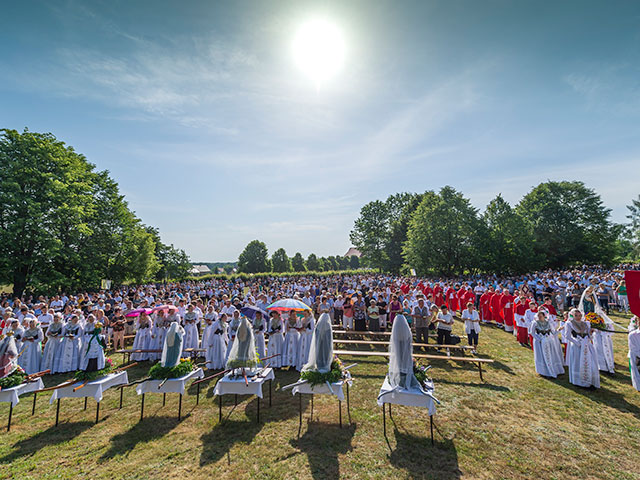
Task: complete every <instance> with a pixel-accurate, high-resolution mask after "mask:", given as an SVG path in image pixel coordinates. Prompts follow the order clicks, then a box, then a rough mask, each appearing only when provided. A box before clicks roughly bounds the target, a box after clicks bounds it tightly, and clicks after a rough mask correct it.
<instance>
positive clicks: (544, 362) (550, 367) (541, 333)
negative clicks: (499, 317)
mask: <svg viewBox="0 0 640 480" xmlns="http://www.w3.org/2000/svg"><path fill="white" fill-rule="evenodd" d="M530 331H531V336H532V337H533V359H534V362H535V367H536V373H538V375H542V376H543V377H551V378H556V377H557V376H558V375H561V374H563V373H564V366H563V363H564V362H563V358H562V347H561V346H560V340H558V332H557V331H556V329H555V328H553V325H552V324H551V322H550V321H549V319H548V317H547V313H546V310H542V309H540V311H539V312H538V313H537V314H536V317H535V320H534V321H533V323H532V324H531V328H530Z"/></svg>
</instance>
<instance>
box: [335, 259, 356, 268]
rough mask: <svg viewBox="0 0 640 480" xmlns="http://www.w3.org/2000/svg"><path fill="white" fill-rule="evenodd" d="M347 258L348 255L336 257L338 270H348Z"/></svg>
mask: <svg viewBox="0 0 640 480" xmlns="http://www.w3.org/2000/svg"><path fill="white" fill-rule="evenodd" d="M349 258H350V257H337V261H338V270H348V269H349ZM356 258H357V257H356Z"/></svg>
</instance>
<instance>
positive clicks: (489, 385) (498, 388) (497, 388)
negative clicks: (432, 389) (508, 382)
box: [436, 378, 511, 392]
mask: <svg viewBox="0 0 640 480" xmlns="http://www.w3.org/2000/svg"><path fill="white" fill-rule="evenodd" d="M438 383H444V384H447V385H460V386H463V387H475V388H484V389H486V390H494V391H496V392H510V391H511V389H510V388H509V387H505V386H504V385H494V384H492V383H471V382H452V381H451V380H445V379H442V378H440V379H438V380H436V385H437V384H438Z"/></svg>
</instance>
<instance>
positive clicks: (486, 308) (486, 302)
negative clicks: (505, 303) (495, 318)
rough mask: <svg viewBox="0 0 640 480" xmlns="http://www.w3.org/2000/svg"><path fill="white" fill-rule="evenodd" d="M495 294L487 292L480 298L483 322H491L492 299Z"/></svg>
mask: <svg viewBox="0 0 640 480" xmlns="http://www.w3.org/2000/svg"><path fill="white" fill-rule="evenodd" d="M493 294H494V292H492V291H490V290H487V291H486V292H484V293H483V294H482V295H481V296H480V311H481V312H482V320H484V321H485V322H486V321H489V320H491V299H492V298H493Z"/></svg>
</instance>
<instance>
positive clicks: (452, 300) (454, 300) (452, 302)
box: [446, 287, 458, 313]
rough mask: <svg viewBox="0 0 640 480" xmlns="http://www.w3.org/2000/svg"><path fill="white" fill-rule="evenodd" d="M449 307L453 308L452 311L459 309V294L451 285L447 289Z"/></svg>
mask: <svg viewBox="0 0 640 480" xmlns="http://www.w3.org/2000/svg"><path fill="white" fill-rule="evenodd" d="M446 302H447V308H448V309H449V310H451V312H452V313H453V312H457V311H458V295H457V292H456V291H455V289H454V288H453V287H449V289H448V290H447V300H446Z"/></svg>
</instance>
